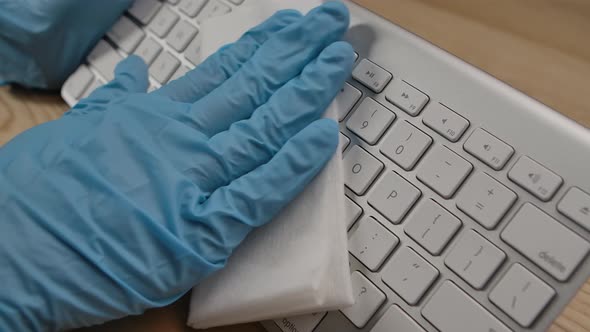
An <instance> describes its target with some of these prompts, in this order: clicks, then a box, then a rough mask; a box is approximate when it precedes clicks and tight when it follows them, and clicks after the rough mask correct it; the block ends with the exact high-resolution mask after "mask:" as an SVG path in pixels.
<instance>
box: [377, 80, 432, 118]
mask: <svg viewBox="0 0 590 332" xmlns="http://www.w3.org/2000/svg"><path fill="white" fill-rule="evenodd" d="M385 99H387V101H389V102H390V103H392V104H394V105H396V106H397V107H399V108H401V109H402V110H404V111H405V112H406V113H408V114H410V115H411V116H416V115H418V114H420V112H421V111H422V108H424V106H425V105H426V103H428V100H429V98H428V96H427V95H426V94H424V93H423V92H422V91H420V90H418V89H416V88H414V87H413V86H411V85H409V84H408V83H406V82H404V81H401V80H396V81H395V82H394V83H393V84H391V85H390V86H389V89H388V90H387V91H386V93H385Z"/></svg>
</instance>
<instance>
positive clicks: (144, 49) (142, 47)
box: [135, 37, 162, 67]
mask: <svg viewBox="0 0 590 332" xmlns="http://www.w3.org/2000/svg"><path fill="white" fill-rule="evenodd" d="M161 51H162V46H161V45H160V44H158V43H157V42H156V41H155V40H154V39H153V38H151V37H148V38H146V39H144V40H143V41H142V42H141V44H139V46H138V47H137V49H136V50H135V55H138V56H140V57H141V58H142V59H143V61H145V63H146V64H147V65H148V67H149V66H150V65H151V64H152V63H153V62H154V60H155V59H156V57H157V56H158V54H160V52H161Z"/></svg>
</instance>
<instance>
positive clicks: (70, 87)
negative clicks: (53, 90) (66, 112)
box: [64, 65, 94, 99]
mask: <svg viewBox="0 0 590 332" xmlns="http://www.w3.org/2000/svg"><path fill="white" fill-rule="evenodd" d="M93 80H94V75H93V74H92V72H91V71H90V69H88V67H86V65H81V66H80V67H78V69H76V71H75V72H74V73H73V74H72V75H70V77H68V80H67V81H66V83H65V84H64V89H65V91H67V92H68V93H69V94H70V96H72V98H74V99H78V98H80V97H81V96H82V93H84V91H85V90H86V88H87V87H88V86H89V85H90V83H92V81H93Z"/></svg>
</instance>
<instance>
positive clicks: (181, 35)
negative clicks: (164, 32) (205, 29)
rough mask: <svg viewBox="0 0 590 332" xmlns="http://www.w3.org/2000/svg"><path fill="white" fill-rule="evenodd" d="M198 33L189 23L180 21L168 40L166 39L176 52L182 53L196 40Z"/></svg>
mask: <svg viewBox="0 0 590 332" xmlns="http://www.w3.org/2000/svg"><path fill="white" fill-rule="evenodd" d="M197 31H198V30H197V28H195V27H194V26H193V25H192V24H190V23H188V22H187V21H180V22H178V23H177V24H176V25H175V26H174V28H172V31H170V34H169V35H168V38H166V42H167V43H168V45H170V46H172V48H173V49H174V50H175V51H177V52H182V51H184V49H185V48H186V47H187V46H188V44H189V43H190V42H191V41H192V40H193V38H195V36H196V35H197Z"/></svg>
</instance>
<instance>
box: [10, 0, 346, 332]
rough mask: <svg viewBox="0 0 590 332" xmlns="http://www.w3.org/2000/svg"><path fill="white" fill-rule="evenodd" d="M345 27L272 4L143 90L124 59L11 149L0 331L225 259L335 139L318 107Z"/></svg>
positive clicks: (88, 320) (340, 62) (329, 8)
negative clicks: (210, 50)
mask: <svg viewBox="0 0 590 332" xmlns="http://www.w3.org/2000/svg"><path fill="white" fill-rule="evenodd" d="M347 26H348V12H347V9H346V8H345V6H344V5H342V4H339V3H327V4H325V5H323V6H321V7H319V8H317V9H315V10H313V11H312V12H311V13H310V14H308V15H307V16H305V17H301V15H300V14H298V13H297V12H294V11H283V12H279V13H277V14H276V15H275V16H273V17H272V18H270V19H269V20H268V21H266V22H265V23H263V24H261V25H260V26H258V27H256V28H254V29H253V30H251V31H249V32H248V33H246V34H245V35H244V36H243V37H241V39H240V40H239V41H237V42H236V43H234V44H231V45H228V46H226V47H224V48H222V49H221V50H220V51H219V52H217V53H216V54H214V55H212V56H211V57H210V58H208V59H207V60H206V61H205V62H204V63H203V64H202V65H201V66H199V67H197V68H196V69H195V70H193V71H191V72H189V73H188V74H187V75H186V76H184V77H182V78H181V79H179V80H177V81H174V82H171V83H170V84H169V85H167V86H164V87H163V88H161V89H160V90H157V91H155V92H153V93H150V94H146V93H145V91H146V88H147V86H148V81H147V68H146V66H145V64H144V63H143V62H142V61H141V60H140V59H139V58H138V57H135V56H131V57H130V58H128V59H127V60H125V61H123V62H122V63H120V64H119V65H118V66H117V68H116V71H115V77H116V78H115V79H114V81H112V82H110V83H109V84H107V85H105V86H104V87H102V88H100V89H98V90H96V91H95V92H93V93H92V94H91V95H90V96H89V97H88V98H86V99H84V100H82V101H81V102H80V103H79V104H78V105H76V106H75V107H74V108H72V109H71V110H70V111H69V112H68V113H67V114H66V115H65V116H63V117H62V118H60V119H58V120H55V121H52V122H49V123H46V124H43V125H40V126H38V127H35V128H32V129H30V130H29V131H27V132H25V133H23V134H21V135H19V136H17V137H16V138H14V139H13V140H12V141H11V142H9V143H8V144H7V145H6V146H4V147H3V148H2V149H1V150H0V188H1V190H0V267H1V268H0V281H1V284H2V285H1V291H0V331H40V330H60V329H68V328H73V327H79V326H86V325H91V324H96V323H100V322H104V321H106V320H110V319H114V318H117V317H121V316H125V315H129V314H139V313H141V312H143V311H144V310H146V309H147V308H151V307H158V306H164V305H167V304H169V303H171V302H173V301H175V300H176V299H178V298H179V297H181V296H182V295H183V294H184V293H186V292H187V291H188V290H189V289H190V288H191V287H193V286H194V285H195V284H197V283H198V282H199V281H200V280H202V279H203V278H205V277H207V276H208V275H210V274H211V273H212V272H214V271H216V270H218V269H221V268H222V267H223V266H224V264H225V263H226V260H227V259H228V257H229V255H230V254H231V253H232V251H233V250H234V249H235V248H236V247H237V246H238V245H239V244H240V242H242V240H244V238H245V237H246V236H247V235H248V233H249V232H250V231H251V230H253V229H254V228H256V227H259V226H261V225H264V224H265V223H267V222H268V221H270V220H271V219H272V218H273V217H274V216H275V215H277V213H278V212H279V211H280V210H281V209H282V208H283V207H285V206H286V205H287V204H288V203H289V202H290V201H291V200H292V199H293V198H294V197H295V196H296V195H297V194H298V193H300V192H301V191H302V190H303V189H304V187H305V185H306V184H308V183H309V182H310V181H311V180H312V179H313V178H314V176H315V175H316V174H317V173H318V172H319V171H320V170H321V169H322V167H323V166H324V165H325V163H326V162H327V161H328V160H329V159H330V158H331V156H332V154H333V152H334V151H335V149H336V148H337V145H338V126H337V124H336V123H335V122H334V121H333V120H330V119H320V117H321V116H322V114H323V112H324V110H325V109H326V107H327V106H328V105H329V104H330V102H331V100H332V99H333V97H334V96H335V95H336V94H337V92H338V91H339V89H340V88H341V86H342V85H343V83H344V81H345V79H346V78H347V77H349V75H350V72H351V69H352V64H353V50H352V48H351V47H350V45H349V44H347V43H345V42H341V41H339V40H340V39H341V37H342V35H343V33H344V32H345V30H346V29H347ZM294 236H296V234H294Z"/></svg>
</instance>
